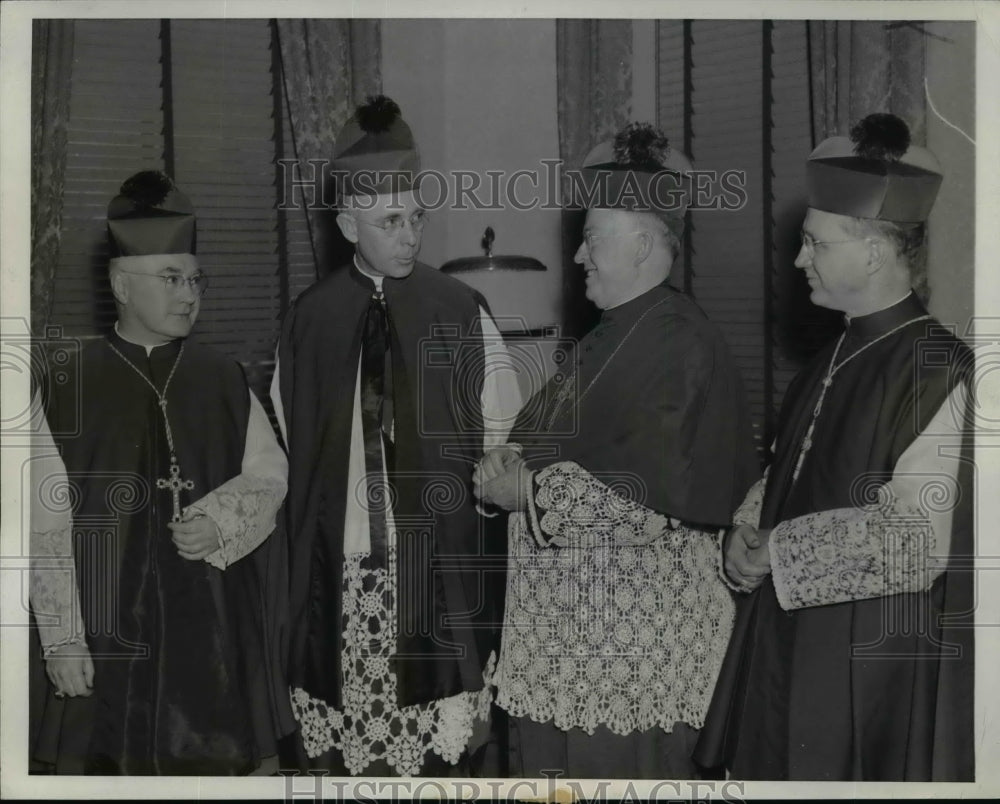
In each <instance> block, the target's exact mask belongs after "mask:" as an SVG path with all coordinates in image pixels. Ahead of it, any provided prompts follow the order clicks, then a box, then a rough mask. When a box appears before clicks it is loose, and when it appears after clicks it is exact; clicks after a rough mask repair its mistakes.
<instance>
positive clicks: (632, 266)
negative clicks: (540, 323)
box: [573, 209, 644, 310]
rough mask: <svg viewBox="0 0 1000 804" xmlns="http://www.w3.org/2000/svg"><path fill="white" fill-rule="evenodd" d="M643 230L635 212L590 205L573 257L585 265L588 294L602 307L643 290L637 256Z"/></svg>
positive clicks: (606, 307)
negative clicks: (591, 206)
mask: <svg viewBox="0 0 1000 804" xmlns="http://www.w3.org/2000/svg"><path fill="white" fill-rule="evenodd" d="M641 234H643V232H642V231H641V227H639V226H638V224H637V222H636V220H635V216H634V215H632V214H630V213H628V212H624V211H621V210H616V209H589V210H587V220H586V223H585V224H584V227H583V242H582V243H580V247H579V248H578V249H577V250H576V254H575V255H574V256H573V261H574V262H576V263H577V264H579V265H582V266H583V275H584V282H585V283H586V286H587V287H586V295H587V298H588V299H590V300H591V301H592V302H593V303H594V304H595V305H597V306H598V307H599V308H600V309H602V310H608V309H610V308H612V307H617V306H618V305H620V304H624V303H625V302H627V301H629V300H630V299H632V298H635V296H637V295H638V293H639V292H641V289H643V288H642V285H643V279H644V275H643V271H642V268H641V262H640V261H638V260H637V259H636V257H637V254H638V251H637V238H638V237H639V236H640V235H641Z"/></svg>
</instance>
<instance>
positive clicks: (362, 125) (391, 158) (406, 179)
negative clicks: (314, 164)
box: [333, 95, 420, 197]
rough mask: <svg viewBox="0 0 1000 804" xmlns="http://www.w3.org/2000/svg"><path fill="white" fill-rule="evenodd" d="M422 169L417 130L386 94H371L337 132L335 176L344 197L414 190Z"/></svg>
mask: <svg viewBox="0 0 1000 804" xmlns="http://www.w3.org/2000/svg"><path fill="white" fill-rule="evenodd" d="M419 171H420V157H419V155H418V153H417V146H416V143H415V142H414V140H413V132H411V131H410V127H409V126H408V125H407V124H406V121H404V120H403V118H402V113H401V111H400V108H399V105H398V104H397V103H396V102H395V101H394V100H392V99H391V98H388V97H386V96H385V95H375V96H372V97H369V98H368V99H367V101H366V102H365V103H364V104H363V105H362V106H359V107H358V108H357V110H356V111H355V113H354V115H353V116H352V117H351V118H350V119H349V120H348V121H347V122H346V123H345V124H344V127H343V128H342V129H341V131H340V133H339V134H338V135H337V141H336V144H335V145H334V149H333V178H334V180H335V181H336V183H337V191H338V196H340V197H342V196H344V195H383V194H387V193H397V192H402V191H405V190H410V189H412V188H413V183H414V181H415V180H416V178H417V174H418V172H419Z"/></svg>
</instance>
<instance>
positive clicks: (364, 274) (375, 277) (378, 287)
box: [354, 254, 385, 293]
mask: <svg viewBox="0 0 1000 804" xmlns="http://www.w3.org/2000/svg"><path fill="white" fill-rule="evenodd" d="M354 267H355V269H356V270H357V272H358V273H359V274H360V277H359V278H360V279H361V280H362V283H363V284H365V285H367V284H368V282H371V284H372V285H374V287H375V292H376V293H381V292H382V281H383V280H384V279H385V277H384V276H382V274H370V273H368V271H366V270H365V269H364V268H362V267H361V266H360V265H359V264H358V255H357V254H355V255H354ZM366 279H367V280H368V282H365V281H364V280H366Z"/></svg>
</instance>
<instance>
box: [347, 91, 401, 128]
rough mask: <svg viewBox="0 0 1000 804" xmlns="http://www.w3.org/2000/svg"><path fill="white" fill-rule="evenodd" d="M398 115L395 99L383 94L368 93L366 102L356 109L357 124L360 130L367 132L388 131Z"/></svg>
mask: <svg viewBox="0 0 1000 804" xmlns="http://www.w3.org/2000/svg"><path fill="white" fill-rule="evenodd" d="M399 116H400V111H399V106H398V105H397V104H396V101H394V100H393V99H392V98H387V97H386V96H385V95H369V96H368V102H367V103H365V105H364V106H359V107H358V111H357V118H358V125H359V126H361V130H362V131H367V132H368V133H369V134H379V133H381V132H383V131H388V129H389V127H390V126H391V125H392V124H393V123H394V122H395V121H396V120H397V119H399Z"/></svg>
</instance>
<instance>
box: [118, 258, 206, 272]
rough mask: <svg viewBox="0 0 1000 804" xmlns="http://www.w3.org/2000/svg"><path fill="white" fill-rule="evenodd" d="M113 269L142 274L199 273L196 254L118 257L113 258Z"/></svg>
mask: <svg viewBox="0 0 1000 804" xmlns="http://www.w3.org/2000/svg"><path fill="white" fill-rule="evenodd" d="M110 267H111V270H115V269H120V270H123V271H133V272H136V273H140V274H161V273H162V274H167V273H177V274H182V275H184V276H190V275H192V274H196V273H198V258H197V257H195V256H194V254H143V255H140V256H133V257H116V258H114V259H113V260H111V265H110Z"/></svg>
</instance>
